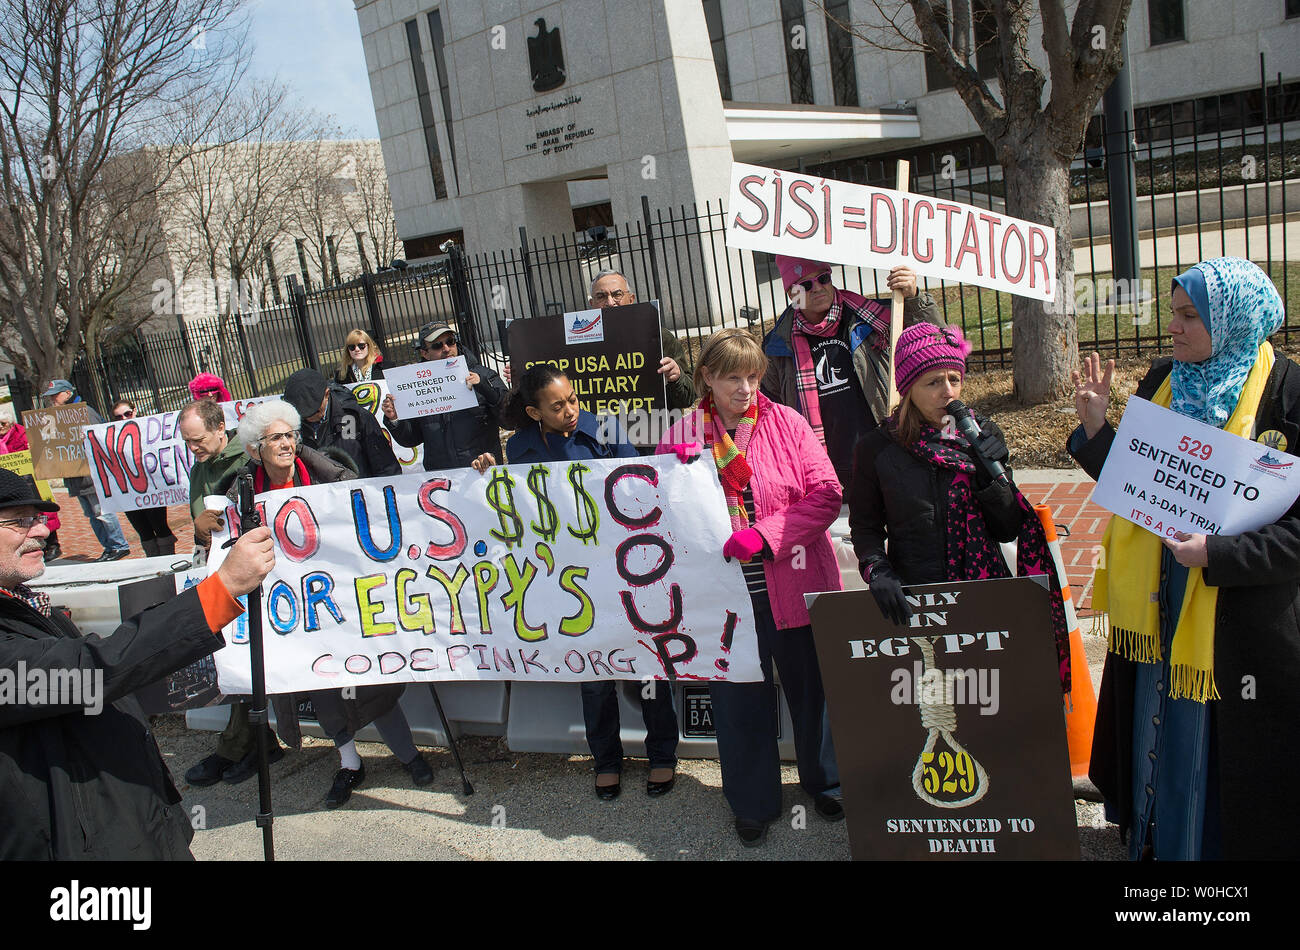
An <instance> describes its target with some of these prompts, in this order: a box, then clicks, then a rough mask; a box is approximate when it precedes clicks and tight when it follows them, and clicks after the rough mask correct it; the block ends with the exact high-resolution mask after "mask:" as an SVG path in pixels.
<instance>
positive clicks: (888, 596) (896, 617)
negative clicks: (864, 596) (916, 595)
mask: <svg viewBox="0 0 1300 950" xmlns="http://www.w3.org/2000/svg"><path fill="white" fill-rule="evenodd" d="M871 596H872V597H874V598H876V603H877V604H878V605H879V606H880V612H881V613H882V614H883V615H884V617H885V619H886V620H892V621H893V622H894V624H895V625H896V626H899V627H906V626H907V621H908V619H909V618H910V617H911V616H912V606H911V604H909V603H908V602H907V598H906V597H904V596H903V583H902V581H900V580H899V579H898V578H897V577H895V576H894V575H893V574H891V573H889V572H888V571H872V573H871Z"/></svg>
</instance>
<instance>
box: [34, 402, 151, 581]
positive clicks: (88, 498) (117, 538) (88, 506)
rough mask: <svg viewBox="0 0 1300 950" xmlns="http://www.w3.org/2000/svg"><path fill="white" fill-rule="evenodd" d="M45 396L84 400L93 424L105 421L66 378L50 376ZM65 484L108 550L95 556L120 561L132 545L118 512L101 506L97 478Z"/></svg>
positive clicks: (69, 480)
mask: <svg viewBox="0 0 1300 950" xmlns="http://www.w3.org/2000/svg"><path fill="white" fill-rule="evenodd" d="M41 398H43V399H44V400H45V405H47V406H66V405H68V404H70V403H78V402H80V403H82V404H83V405H84V406H85V407H86V412H87V413H88V414H89V415H90V424H91V425H99V424H100V423H101V422H103V421H104V420H103V419H101V418H100V415H99V413H97V412H96V411H95V407H94V406H92V405H90V404H89V403H86V402H83V401H82V398H81V397H80V396H78V395H77V391H76V390H75V389H74V388H73V386H72V383H70V382H68V381H67V380H66V379H52V380H50V385H49V386H47V387H46V388H45V392H43V393H41ZM63 487H64V488H66V489H67V490H68V494H69V495H73V496H75V497H76V499H77V501H78V502H80V504H81V510H82V511H83V512H85V515H86V517H87V518H88V519H89V520H90V529H91V530H92V531H94V532H95V540H97V541H98V542H99V545H100V547H102V548H103V549H104V553H102V554H101V555H100V556H99V557H97V558H95V560H97V561H117V560H120V559H121V558H124V557H126V556H127V555H128V554H130V553H131V545H130V544H128V543H127V540H126V535H124V534H123V533H122V522H120V521H119V520H118V518H117V515H116V514H115V513H113V512H109V513H107V514H105V513H104V511H103V510H102V509H101V508H100V506H99V495H98V494H96V492H95V480H94V479H92V478H91V477H90V476H89V475H85V476H74V477H71V478H65V479H64V480H63Z"/></svg>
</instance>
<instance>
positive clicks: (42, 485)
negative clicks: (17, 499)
mask: <svg viewBox="0 0 1300 950" xmlns="http://www.w3.org/2000/svg"><path fill="white" fill-rule="evenodd" d="M0 468H7V469H9V471H11V472H13V473H14V474H15V475H31V476H32V481H34V482H35V483H36V493H37V494H38V495H40V496H41V497H42V498H44V499H45V500H46V501H53V500H54V494H53V493H52V492H51V491H50V484H49V482H47V481H45V479H43V478H37V477H36V473H35V471H34V469H33V468H32V453H31V452H30V451H29V450H28V449H23V450H22V451H21V452H6V453H5V454H4V455H0Z"/></svg>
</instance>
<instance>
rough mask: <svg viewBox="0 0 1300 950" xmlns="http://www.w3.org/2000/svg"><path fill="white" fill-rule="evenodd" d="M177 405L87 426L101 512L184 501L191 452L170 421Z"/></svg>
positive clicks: (187, 496)
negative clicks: (156, 413)
mask: <svg viewBox="0 0 1300 950" xmlns="http://www.w3.org/2000/svg"><path fill="white" fill-rule="evenodd" d="M179 415H180V412H179V410H173V411H172V412H164V413H160V414H158V415H153V416H136V417H135V418H133V419H122V420H120V421H114V422H105V423H103V424H101V425H94V426H87V427H86V435H85V443H84V446H85V452H86V458H87V459H89V461H90V477H91V479H92V480H93V481H94V483H95V491H96V493H97V494H98V495H99V504H100V507H101V508H102V509H103V510H104V511H105V512H114V511H135V510H137V509H141V508H160V507H164V508H165V507H167V506H168V505H188V504H189V503H190V469H191V468H193V467H194V453H192V452H191V451H190V450H189V446H187V445H186V444H185V440H184V439H182V438H181V433H180V429H179V428H178V427H177V425H176V419H177V417H178V416H179Z"/></svg>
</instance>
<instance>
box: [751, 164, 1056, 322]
mask: <svg viewBox="0 0 1300 950" xmlns="http://www.w3.org/2000/svg"><path fill="white" fill-rule="evenodd" d="M728 207H729V208H730V214H731V219H730V221H729V222H728V224H727V245H728V246H729V247H738V248H747V249H749V250H753V251H766V252H768V253H770V254H789V255H793V256H795V257H806V258H810V259H812V260H815V261H826V262H828V263H833V264H849V265H854V266H859V267H874V268H879V269H888V268H890V267H894V266H897V265H899V264H906V265H907V266H909V267H911V268H912V269H913V270H914V271H916V272H917V273H918V274H924V275H926V276H928V277H937V278H942V279H944V280H956V281H962V282H964V283H968V284H977V285H979V286H981V287H991V288H993V289H994V290H1003V291H1006V292H1007V293H1010V294H1016V295H1018V296H1021V297H1032V298H1034V299H1035V300H1052V299H1053V298H1054V297H1055V295H1056V230H1055V229H1054V228H1052V227H1050V226H1048V225H1045V224H1035V223H1034V222H1032V221H1022V220H1021V219H1019V218H1013V217H1010V216H1009V215H1005V214H996V213H994V212H992V211H989V210H987V209H985V208H976V207H974V206H972V205H965V204H960V203H959V202H956V201H945V200H943V199H942V198H932V197H929V196H927V195H916V194H909V193H907V192H902V191H891V190H888V189H885V188H871V187H868V186H867V185H853V184H849V183H848V182H842V181H835V180H833V179H830V178H815V177H812V176H809V175H800V174H798V173H796V172H789V171H777V170H775V169H772V168H762V167H760V166H757V165H744V164H741V163H739V162H733V163H732V165H731V198H730V203H729V205H728Z"/></svg>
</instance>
